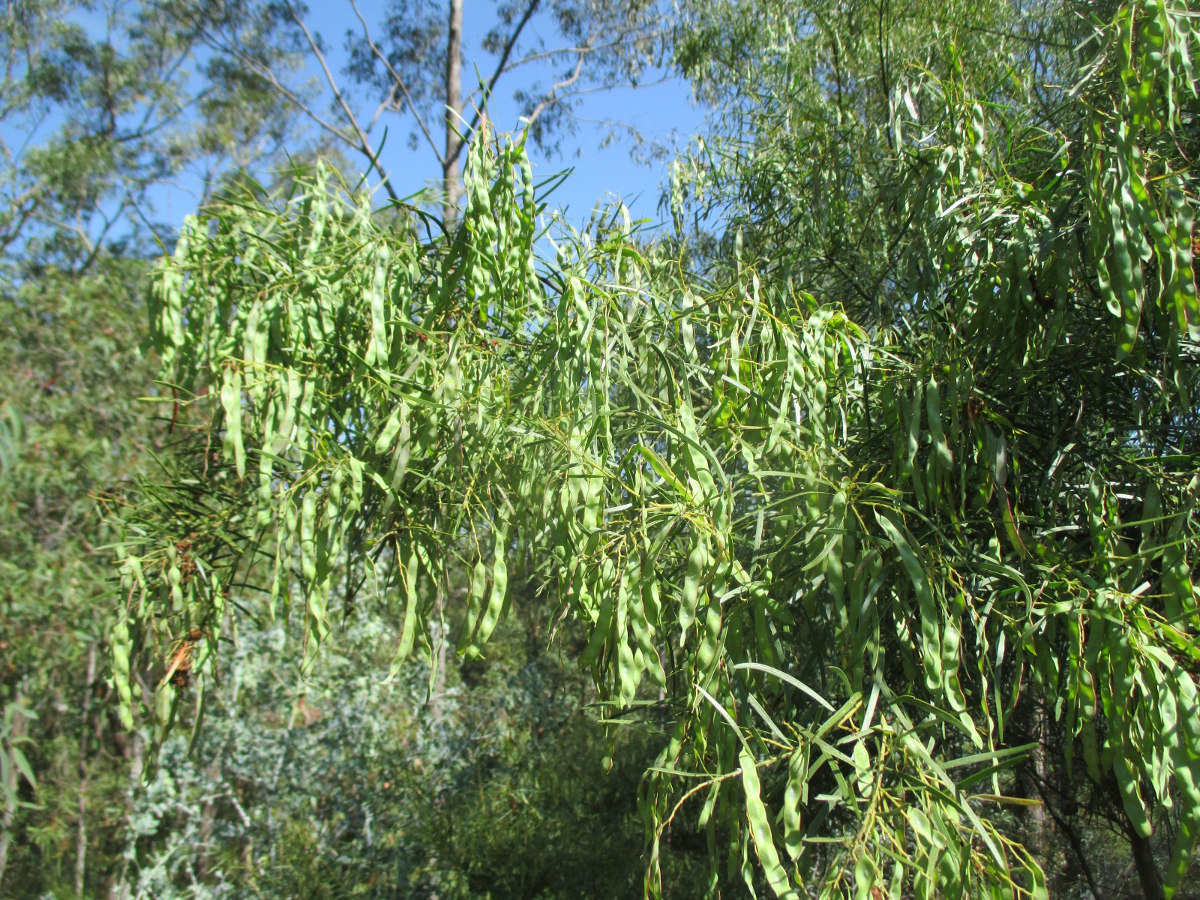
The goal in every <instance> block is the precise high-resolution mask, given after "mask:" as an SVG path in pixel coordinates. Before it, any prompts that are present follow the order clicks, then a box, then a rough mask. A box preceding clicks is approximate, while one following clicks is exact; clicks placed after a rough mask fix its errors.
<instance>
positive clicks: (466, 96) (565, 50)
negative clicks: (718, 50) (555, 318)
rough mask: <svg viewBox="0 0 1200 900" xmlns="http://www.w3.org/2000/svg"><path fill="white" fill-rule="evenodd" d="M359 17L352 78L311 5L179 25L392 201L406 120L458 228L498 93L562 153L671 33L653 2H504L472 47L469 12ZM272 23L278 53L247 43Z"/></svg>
mask: <svg viewBox="0 0 1200 900" xmlns="http://www.w3.org/2000/svg"><path fill="white" fill-rule="evenodd" d="M349 8H350V10H351V11H352V13H353V20H356V22H357V26H356V27H352V28H347V29H346V30H345V34H344V41H345V46H344V48H343V49H344V52H345V58H346V63H345V66H344V67H343V68H342V69H341V71H339V66H338V63H337V57H335V56H334V50H335V49H336V48H335V47H334V46H333V45H331V44H330V43H329V41H328V40H326V39H325V38H323V37H322V35H321V32H320V31H319V29H318V28H316V27H315V25H314V24H313V23H312V21H310V19H311V17H310V16H309V15H308V10H307V9H306V7H304V6H303V5H302V4H294V3H284V4H261V3H253V2H245V3H240V4H223V5H222V11H223V12H222V15H221V16H219V17H212V16H209V15H207V13H206V10H207V9H208V7H207V6H206V5H205V4H198V5H197V6H196V7H195V8H194V9H193V8H192V7H190V6H188V5H179V6H175V7H173V10H172V15H175V16H177V17H179V19H180V21H181V22H182V23H184V25H185V27H187V28H196V29H197V30H198V32H199V33H200V34H202V35H203V36H204V40H205V41H206V42H207V43H208V45H209V46H210V47H211V48H212V49H213V50H214V51H215V52H216V53H218V54H219V56H220V58H222V59H226V60H230V61H234V60H236V61H237V63H238V64H239V65H240V66H242V67H243V68H244V69H245V71H247V72H250V73H253V74H254V75H255V76H256V77H260V78H263V79H265V80H266V81H267V82H269V83H270V84H271V85H272V86H273V87H274V88H275V89H276V90H277V91H278V92H279V94H280V96H281V97H283V98H286V100H287V101H288V102H289V103H290V104H291V106H292V108H293V109H294V110H295V111H297V112H299V113H301V114H302V115H303V116H304V117H305V118H306V119H308V120H309V121H311V122H312V123H313V124H315V125H316V127H317V128H318V129H319V131H320V133H321V134H323V135H324V136H325V137H327V138H328V139H331V140H332V141H333V142H334V144H335V145H336V146H339V147H341V148H343V149H345V150H348V151H351V152H353V153H354V154H356V155H358V156H361V157H362V158H363V159H364V160H365V161H366V164H367V165H368V166H369V167H370V168H371V169H373V170H374V172H375V174H376V175H377V176H378V178H379V180H380V183H381V185H382V187H383V189H384V190H385V191H386V192H387V193H388V195H389V197H391V198H392V199H393V200H397V199H399V193H398V191H399V192H403V191H405V190H406V189H407V188H406V187H404V186H399V185H398V184H397V183H396V180H395V179H394V178H392V177H390V172H391V167H390V166H389V164H388V162H387V158H388V157H387V156H384V155H382V151H383V149H384V148H383V137H382V134H381V133H380V132H381V129H385V128H386V126H387V125H388V123H389V122H390V121H391V117H392V116H394V115H396V114H402V115H403V116H404V117H405V118H407V119H408V127H409V129H410V131H409V136H408V141H409V146H410V148H411V149H416V148H417V147H419V146H422V145H424V146H425V147H426V148H427V149H428V151H429V153H430V154H431V155H432V156H433V157H434V158H435V159H436V161H437V164H438V167H439V168H440V170H441V173H442V197H441V200H442V206H443V219H444V221H446V222H450V221H452V220H453V219H454V218H455V216H456V215H457V212H456V210H457V208H458V205H459V202H460V200H461V199H462V179H461V172H460V170H461V167H462V162H463V160H462V149H463V147H464V146H465V143H466V141H468V140H470V138H471V136H472V135H473V134H474V133H475V131H476V129H477V128H479V126H480V124H481V122H482V121H483V120H484V118H485V114H486V112H487V111H488V109H489V103H490V100H491V98H492V97H493V96H494V95H495V94H496V92H497V91H500V90H508V89H509V87H510V86H511V89H512V91H513V99H514V101H515V102H516V104H517V107H518V109H519V114H520V115H521V116H523V117H524V118H525V120H526V121H527V122H528V123H529V127H530V129H531V133H532V135H533V138H534V140H535V142H536V143H537V145H538V146H539V147H541V148H542V149H544V150H552V149H556V148H557V147H558V146H559V142H560V141H561V140H562V137H563V136H564V134H566V133H568V132H570V131H571V130H572V127H573V119H572V118H571V116H572V113H573V112H574V110H575V109H576V108H577V106H578V104H579V102H580V99H581V97H582V96H583V95H584V94H587V93H590V92H594V91H597V90H606V89H611V88H613V87H615V86H619V85H625V84H633V85H636V84H637V83H638V79H639V78H641V77H642V76H643V73H644V72H646V71H647V70H653V69H654V68H655V67H656V64H657V63H658V61H659V60H660V58H661V55H662V53H663V48H664V46H665V41H666V36H667V32H666V28H667V24H668V22H669V21H670V20H669V17H668V16H667V13H666V11H665V10H664V9H662V8H660V7H659V6H657V5H656V4H653V3H645V2H640V0H639V2H626V3H595V2H591V0H555V2H550V0H546V2H541V0H528V2H524V3H507V2H501V3H496V4H494V9H491V10H490V12H489V17H488V20H487V24H485V25H483V26H481V25H480V19H481V15H480V14H481V8H480V7H473V8H472V19H471V21H470V23H469V24H470V26H471V27H470V32H471V35H472V36H473V37H475V39H476V40H477V41H478V44H477V45H475V42H474V41H471V40H466V42H464V30H463V28H464V25H463V4H462V2H461V0H448V2H445V3H435V2H431V0H415V2H414V0H398V2H394V3H392V4H390V5H389V6H388V9H387V12H386V15H384V16H383V17H382V21H379V20H377V19H376V18H375V17H373V16H371V15H370V14H369V13H368V12H364V10H363V9H362V7H360V6H359V4H357V3H356V2H353V0H351V2H350V3H349ZM263 16H265V17H267V18H269V19H270V21H271V22H272V29H271V31H270V32H269V33H268V34H269V35H270V41H272V42H274V43H267V44H264V43H262V40H261V38H262V35H261V34H259V33H257V32H254V31H251V32H250V39H249V40H248V39H247V32H246V30H245V29H244V27H243V22H244V21H246V20H247V19H249V20H250V21H257V20H258V19H259V18H260V17H263ZM548 34H553V35H555V38H554V39H548V38H547V35H548ZM280 35H286V36H287V37H286V45H287V46H288V47H290V48H293V49H299V50H300V51H301V52H303V53H305V54H307V55H308V56H309V58H310V61H311V64H312V66H313V67H315V71H316V72H317V73H319V74H318V78H319V82H320V85H321V86H320V88H319V89H318V90H317V91H316V92H315V93H314V92H313V91H311V90H308V91H306V90H305V76H306V71H298V72H293V73H288V72H287V71H286V70H284V69H281V67H280V66H279V65H278V64H277V62H276V60H275V59H273V58H272V56H271V55H270V53H271V50H272V47H273V46H275V44H277V43H278V42H279V41H280ZM464 71H466V79H467V82H468V83H467V84H466V85H464ZM547 78H548V79H549V83H546V81H545V80H544V79H547ZM475 81H477V82H478V83H477V84H476V85H475V86H474V87H472V86H471V84H472V83H473V82H475ZM493 124H495V120H494V117H493ZM504 127H509V128H517V127H518V123H517V121H515V120H514V121H512V122H509V123H505V126H504ZM439 132H440V136H439ZM393 158H394V157H393Z"/></svg>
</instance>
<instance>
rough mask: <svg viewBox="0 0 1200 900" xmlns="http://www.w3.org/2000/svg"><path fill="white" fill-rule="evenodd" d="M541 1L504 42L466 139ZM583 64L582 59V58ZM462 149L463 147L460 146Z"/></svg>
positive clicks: (533, 1)
mask: <svg viewBox="0 0 1200 900" xmlns="http://www.w3.org/2000/svg"><path fill="white" fill-rule="evenodd" d="M539 2H540V0H529V6H527V7H525V14H524V15H523V16H521V21H520V22H518V23H517V27H516V28H514V29H513V32H512V34H510V35H509V36H508V40H507V41H505V42H504V49H503V50H502V51H501V53H500V60H499V62H497V63H496V68H495V70H494V71H493V72H492V77H491V78H489V79H488V83H487V88H485V89H484V92H483V97H482V101H483V102H482V103H480V104H479V106H478V107H477V108H476V110H475V116H474V117H473V118H472V119H471V124H470V125H468V126H467V130H466V132H465V133H464V134H463V137H464V138H468V137H470V136H471V134H472V133H474V131H475V129H476V128H478V127H479V120H480V117H481V116H482V115H483V110H484V109H485V108H486V107H487V101H488V98H489V97H490V96H492V91H493V90H494V89H495V87H496V82H498V81H499V80H500V76H501V75H503V74H504V73H505V71H506V67H507V65H508V58H509V57H510V56H511V55H512V52H513V48H514V47H516V45H517V41H518V40H519V39H520V37H521V32H522V31H524V30H525V26H526V25H528V24H529V20H530V18H532V17H533V14H534V12H535V11H536V10H537V7H538V3H539ZM581 64H582V58H581ZM460 149H461V145H460Z"/></svg>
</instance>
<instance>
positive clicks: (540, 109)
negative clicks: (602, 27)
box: [526, 34, 595, 125]
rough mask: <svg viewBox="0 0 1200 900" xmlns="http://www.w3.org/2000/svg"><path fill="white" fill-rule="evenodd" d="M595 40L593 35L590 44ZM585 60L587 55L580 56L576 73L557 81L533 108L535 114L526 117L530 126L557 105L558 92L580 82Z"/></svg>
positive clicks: (581, 54)
mask: <svg viewBox="0 0 1200 900" xmlns="http://www.w3.org/2000/svg"><path fill="white" fill-rule="evenodd" d="M594 38H595V35H594V34H593V35H592V38H591V39H589V40H588V43H589V44H591V42H592V39H594ZM585 59H587V53H586V52H581V53H580V54H579V59H577V60H576V61H575V71H574V72H572V73H571V74H570V75H568V76H567V77H566V78H564V79H563V80H562V81H556V82H555V83H554V87H552V88H550V90H548V91H547V92H546V95H545V96H544V97H542V99H541V101H540V102H539V103H538V105H537V106H535V107H534V108H533V112H531V113H530V114H529V115H528V116H527V117H526V118H527V119H528V121H529V124H530V125H532V124H533V123H534V122H535V121H537V118H538V116H540V115H541V114H542V113H544V112H545V111H546V110H548V109H550V108H551V107H552V106H554V104H555V103H557V102H558V101H559V100H560V99H561V98H560V97H559V96H558V92H559V91H560V90H562V89H563V88H567V87H570V86H571V85H573V84H574V83H575V82H576V81H578V80H579V76H580V74H581V73H582V72H583V61H584V60H585Z"/></svg>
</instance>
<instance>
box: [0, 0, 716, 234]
mask: <svg viewBox="0 0 1200 900" xmlns="http://www.w3.org/2000/svg"><path fill="white" fill-rule="evenodd" d="M118 2H119V0H118ZM430 2H431V3H432V4H433V5H434V6H440V5H442V4H441V0H430ZM359 6H360V9H361V10H362V11H363V13H364V14H365V15H366V16H367V17H368V19H374V20H376V21H375V23H374V24H375V25H376V26H377V24H378V20H381V19H382V18H383V15H384V13H385V11H386V5H385V4H384V3H383V2H372V0H360V4H359ZM495 6H496V3H495V0H465V3H464V21H465V27H464V36H463V49H464V54H465V56H466V62H465V65H464V69H463V88H464V92H466V91H469V90H470V89H471V88H472V87H474V86H475V85H476V75H475V73H476V71H479V72H480V73H482V75H483V77H484V78H486V77H487V76H488V75H490V73H491V67H492V66H493V65H494V57H492V56H490V55H488V54H485V53H482V52H481V51H480V42H481V39H482V37H483V35H484V33H485V32H486V30H487V28H488V27H489V26H490V24H491V23H492V21H493V18H494V12H495ZM118 8H119V6H118ZM71 20H72V21H75V22H78V23H79V24H81V25H83V27H84V28H86V29H87V30H88V31H90V32H92V34H93V35H94V36H95V37H97V38H99V37H100V35H102V34H103V33H104V30H105V24H104V18H103V16H102V15H101V13H100V11H99V10H92V11H90V12H89V11H84V10H76V11H75V12H74V13H73V14H72V16H71ZM307 22H308V24H309V26H310V27H311V28H312V29H313V30H314V31H316V32H318V33H320V34H321V36H322V38H323V40H324V43H325V46H326V47H327V48H328V49H329V63H330V65H331V67H332V69H333V70H334V72H335V73H336V75H337V77H338V79H339V81H340V82H341V83H343V84H346V83H347V82H348V79H347V77H346V76H345V75H343V73H342V71H341V70H342V68H343V66H344V64H345V57H346V52H345V50H344V46H345V40H346V37H345V36H346V33H347V31H348V30H351V29H353V31H355V32H357V31H358V21H357V19H356V18H355V16H354V12H353V7H352V6H351V4H350V2H349V0H328V2H324V3H322V2H320V0H314V2H313V3H312V9H311V11H310V14H309V16H308V17H307ZM539 32H540V36H542V37H544V38H545V43H546V45H547V46H548V47H554V46H561V44H560V43H559V42H557V41H556V40H555V29H554V25H553V23H552V22H550V21H548V19H547V18H546V17H545V16H543V15H541V14H539V15H535V16H534V17H533V19H532V20H531V21H530V23H529V26H528V28H527V29H526V33H527V34H530V35H531V36H532V37H536V36H538V34H539ZM302 74H303V76H307V77H311V78H314V79H316V80H317V81H320V80H321V71H320V68H319V67H318V65H317V64H316V61H315V60H313V59H311V58H310V60H309V64H308V67H307V70H306V71H305V72H304V73H302ZM561 74H562V69H561V62H560V67H559V68H558V69H553V68H550V67H548V66H543V67H541V68H540V70H539V69H538V68H537V67H536V66H529V67H526V68H522V69H521V70H519V72H518V73H517V74H516V75H515V76H513V77H515V78H516V80H515V81H514V80H513V77H506V78H505V79H503V80H501V82H500V83H499V84H498V85H497V89H496V92H495V94H494V95H493V98H492V102H491V106H490V109H489V117H490V120H491V122H492V123H493V124H494V126H495V127H496V128H498V129H499V130H501V131H518V130H519V129H520V128H521V122H520V120H519V110H518V109H517V108H516V106H515V104H514V103H513V101H512V94H513V91H514V89H516V88H519V87H522V86H527V85H528V83H529V79H531V78H536V79H539V80H540V81H541V82H542V83H546V82H553V81H554V80H555V79H556V78H558V77H561ZM329 102H330V95H329V94H328V92H326V93H325V94H324V95H323V97H322V100H321V104H322V106H324V105H325V104H326V103H329ZM362 106H363V107H365V108H366V109H367V112H366V118H367V119H369V118H370V112H371V111H372V110H373V104H368V103H366V102H364V103H363V104H362ZM577 113H578V119H579V121H578V127H577V129H576V131H575V133H574V134H572V135H569V136H567V137H566V138H565V139H564V140H563V142H562V147H561V150H562V152H561V154H560V155H556V156H555V157H553V158H549V159H547V158H546V157H545V156H544V155H542V154H540V153H539V152H538V151H537V149H536V148H533V147H531V156H532V161H533V164H534V172H535V176H538V177H539V178H544V177H548V176H551V175H553V174H556V173H559V172H562V171H564V170H567V169H572V170H573V174H572V175H571V176H570V177H569V178H567V179H566V180H565V181H564V182H563V183H562V185H561V186H559V187H558V188H557V189H556V191H555V192H554V194H553V195H552V196H551V197H550V204H551V206H553V207H557V208H563V209H565V210H566V211H567V214H566V219H567V221H568V222H569V223H570V224H572V225H575V226H576V227H579V226H581V225H582V224H584V223H585V222H586V221H587V219H588V217H589V215H590V214H591V212H592V210H593V208H594V207H595V206H596V204H597V203H607V202H612V201H614V200H616V199H620V200H622V201H624V202H625V203H626V204H627V205H628V206H629V208H630V213H631V215H632V217H633V218H634V219H635V220H636V219H645V220H648V221H649V222H650V223H651V224H654V223H658V222H661V221H663V220H666V219H669V215H666V214H665V211H663V212H660V211H659V209H658V206H659V199H660V196H661V194H662V190H663V187H664V185H665V182H666V179H667V173H668V171H669V164H670V163H669V161H670V157H671V153H670V150H671V149H675V150H679V149H682V148H684V147H686V146H687V144H688V142H689V139H690V138H691V136H692V135H694V134H696V133H699V132H700V131H701V130H702V126H703V123H704V111H703V110H702V109H700V108H698V107H696V106H694V105H693V104H692V102H691V100H690V91H689V88H688V86H687V84H686V82H684V80H683V79H682V78H680V77H678V76H676V75H671V73H669V72H668V71H665V70H659V71H657V72H655V71H650V72H646V73H644V77H643V78H642V79H641V82H640V86H639V87H637V88H631V87H629V86H622V87H618V88H615V89H613V90H610V91H601V92H595V93H590V94H588V95H587V96H586V97H585V98H584V100H583V102H582V104H580V106H579V108H578V110H577ZM361 114H362V113H361V110H360V115H361ZM391 119H392V120H391V122H389V123H386V124H388V125H389V135H388V139H387V146H386V148H385V151H384V153H383V154H382V160H383V161H384V163H385V166H386V168H387V170H388V171H389V172H390V173H391V177H392V180H393V183H394V184H395V187H396V190H397V192H398V193H399V194H400V195H401V196H403V195H405V194H409V193H415V192H417V191H419V190H421V189H422V188H424V187H426V186H428V185H435V186H436V185H438V184H439V183H440V170H439V166H438V164H437V161H436V159H435V158H434V156H433V154H432V153H431V152H430V151H429V150H428V148H427V147H423V146H422V147H419V148H418V149H417V151H415V152H414V151H411V150H410V149H409V148H408V146H407V137H408V133H409V131H410V128H411V126H412V120H411V119H409V118H408V117H406V116H400V115H395V114H393V115H392V117H391ZM611 121H619V122H622V123H625V124H626V125H629V126H632V127H633V128H635V129H636V130H637V131H638V132H639V133H640V135H641V137H642V138H643V139H644V141H645V142H647V143H648V144H652V145H659V146H662V147H665V148H667V149H668V152H667V153H666V154H665V155H664V156H663V157H661V158H658V159H655V160H654V161H652V162H650V163H646V162H638V161H635V160H634V158H633V157H632V155H631V151H632V150H633V144H632V142H631V141H630V140H629V139H628V138H627V137H623V136H618V137H617V138H616V139H615V140H612V141H610V142H609V143H608V144H607V146H601V145H602V143H604V141H605V138H606V136H609V135H611V134H612V133H613V130H612V128H611V127H610V126H609V125H606V124H603V123H606V122H611ZM62 122H63V120H62V115H61V111H56V110H50V111H49V113H48V115H47V116H45V117H42V118H38V119H34V120H33V121H31V122H26V123H17V122H2V123H0V137H3V139H4V140H5V141H6V143H7V144H8V145H9V146H10V147H13V148H15V149H17V150H18V152H19V150H20V148H21V147H22V146H37V145H38V144H39V143H41V142H42V141H43V140H45V139H46V138H48V137H50V135H51V134H52V133H53V132H54V131H56V130H57V129H58V128H60V127H61V125H62ZM22 124H24V125H26V126H27V127H26V128H25V129H23V128H22ZM382 124H385V123H383V122H381V123H380V125H382ZM435 124H436V123H430V125H431V127H433V126H434V125H435ZM29 129H32V130H29ZM618 134H619V132H618ZM382 136H383V128H382V127H377V128H376V130H375V131H374V132H372V135H371V139H372V141H374V142H378V141H379V140H380V139H381V138H382ZM434 136H435V138H436V139H437V140H438V141H439V143H440V142H441V140H442V137H441V134H440V129H435V134H434ZM347 156H348V157H350V162H351V165H352V166H357V165H359V164H360V160H361V159H362V158H361V156H353V155H352V154H347ZM348 174H357V173H355V172H351V173H348ZM202 193H203V183H202V182H201V180H200V176H199V174H198V173H197V172H195V171H192V172H184V173H180V174H179V175H178V177H176V178H174V179H173V180H172V181H171V182H170V183H169V184H165V185H162V186H160V187H158V188H156V189H154V190H153V191H152V192H151V194H150V195H149V197H148V199H149V201H150V202H151V203H152V204H153V206H154V209H153V211H152V213H150V214H151V215H152V217H153V218H154V219H155V220H156V221H157V222H160V223H162V224H163V225H165V226H166V227H167V228H173V227H177V226H178V225H179V224H180V223H181V222H182V221H183V217H184V216H185V215H187V214H188V213H190V212H193V211H194V210H195V208H196V205H197V203H198V202H199V200H200V197H201V195H202ZM119 230H120V229H119V228H118V231H119ZM163 237H164V238H167V235H163Z"/></svg>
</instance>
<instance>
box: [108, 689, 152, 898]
mask: <svg viewBox="0 0 1200 900" xmlns="http://www.w3.org/2000/svg"><path fill="white" fill-rule="evenodd" d="M139 681H140V679H139ZM142 695H143V697H146V698H148V699H149V691H148V689H147V688H146V685H145V683H142ZM124 756H125V760H126V761H127V762H128V763H129V785H128V787H127V788H126V790H125V821H124V828H125V853H124V854H123V855H122V860H121V867H120V869H119V870H118V872H117V875H116V878H114V879H113V881H112V883H111V885H110V887H109V890H108V896H109V900H127V898H128V897H129V895H130V894H131V893H132V892H133V886H132V885H131V884H130V883H129V868H130V860H132V859H134V858H135V856H136V855H137V832H136V831H134V829H133V814H134V811H135V809H136V807H137V798H138V787H139V785H140V784H141V781H142V772H143V771H145V768H146V748H145V746H144V745H143V743H142V734H141V732H140V731H138V730H136V729H134V731H132V732H131V733H130V735H129V740H128V742H127V743H126V745H125V751H124Z"/></svg>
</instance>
